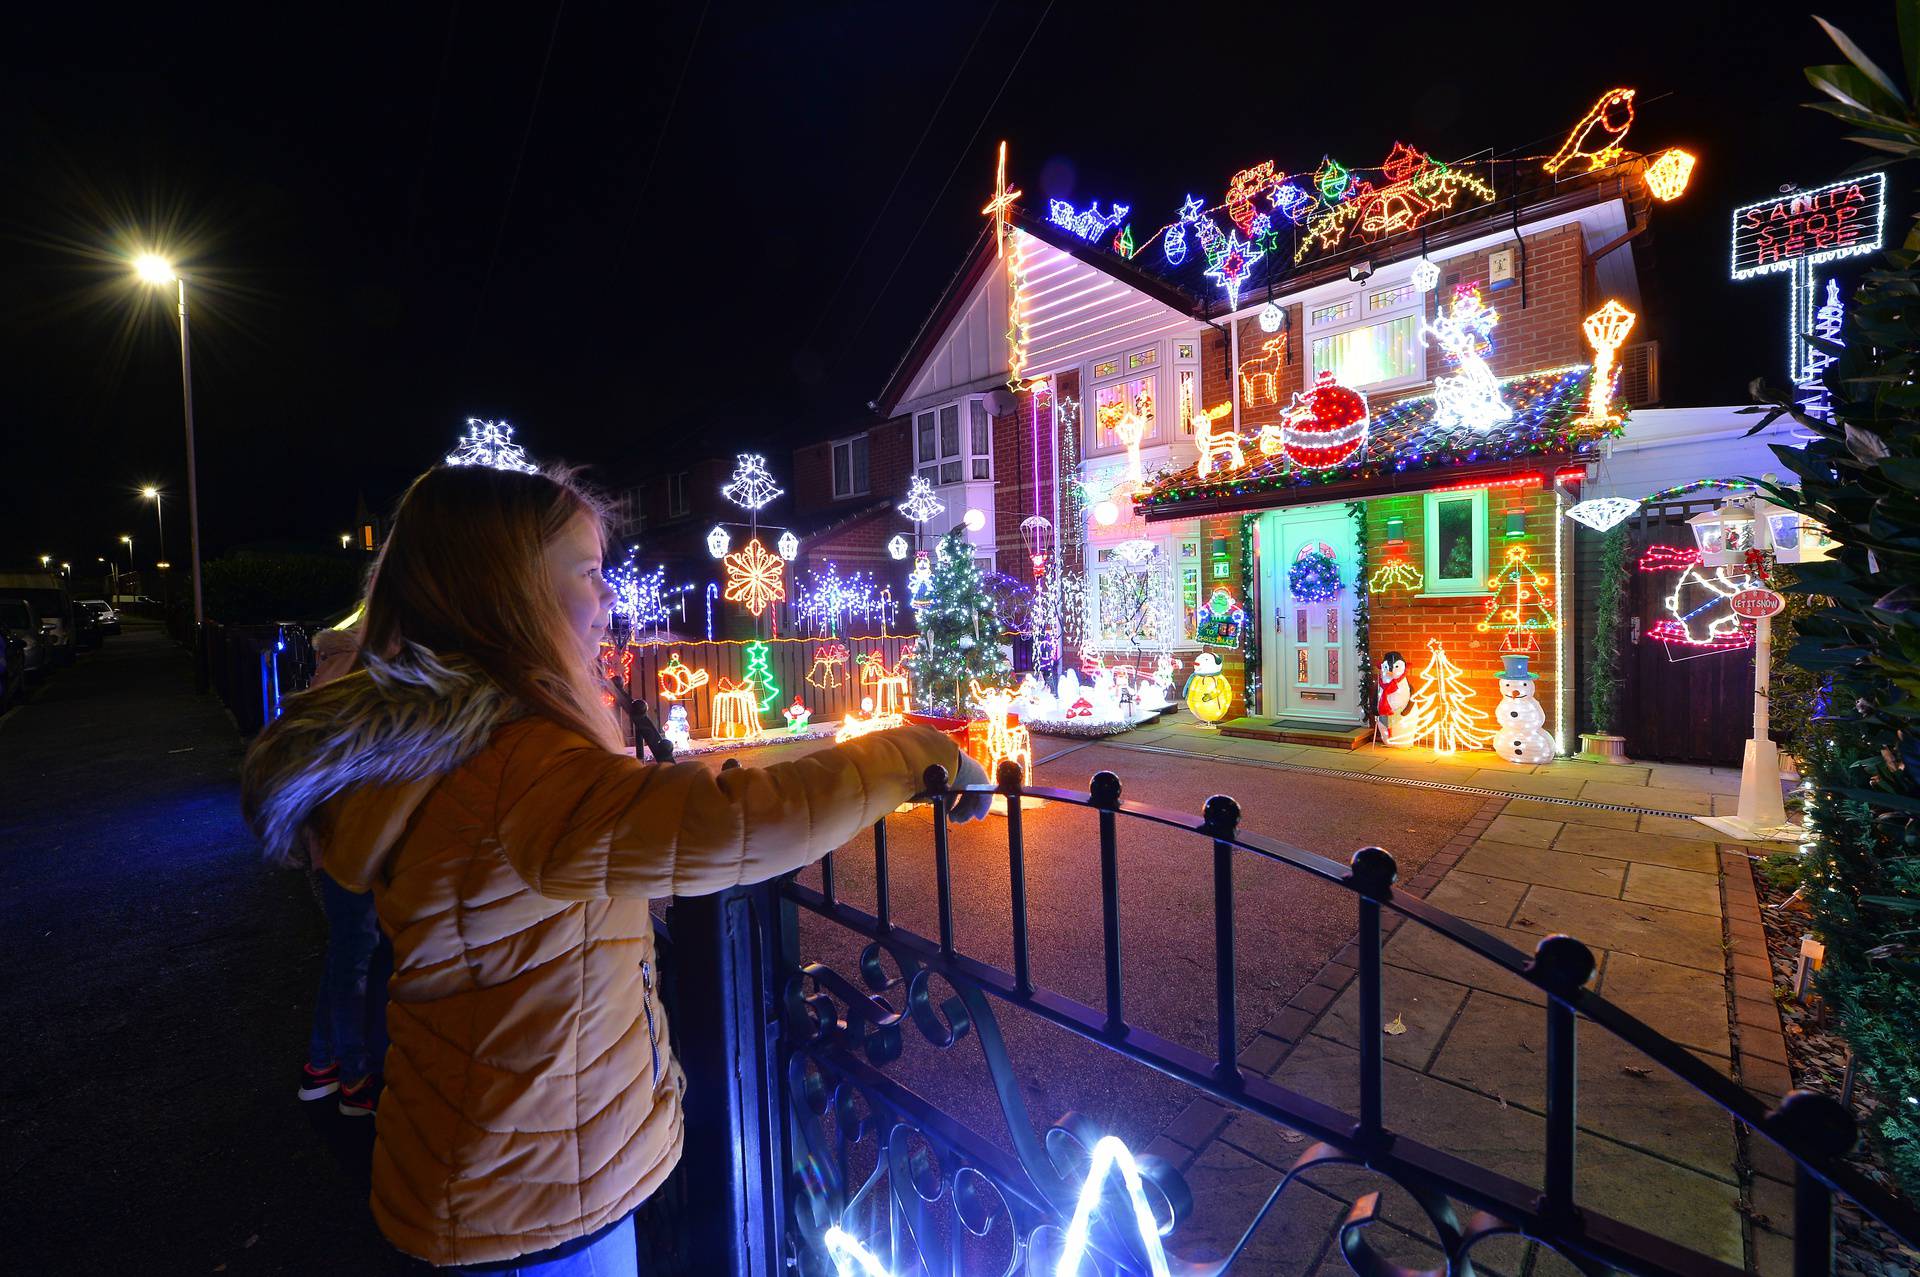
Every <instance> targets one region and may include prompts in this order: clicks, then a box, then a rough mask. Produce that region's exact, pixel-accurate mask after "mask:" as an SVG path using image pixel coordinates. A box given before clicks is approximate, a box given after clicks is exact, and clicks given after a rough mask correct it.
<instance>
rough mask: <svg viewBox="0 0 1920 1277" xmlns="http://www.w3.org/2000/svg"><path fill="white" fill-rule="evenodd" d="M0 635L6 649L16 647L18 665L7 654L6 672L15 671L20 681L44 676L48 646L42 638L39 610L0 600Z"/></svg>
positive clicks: (13, 601)
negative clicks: (6, 646)
mask: <svg viewBox="0 0 1920 1277" xmlns="http://www.w3.org/2000/svg"><path fill="white" fill-rule="evenodd" d="M0 635H5V636H6V640H7V643H8V646H9V647H12V646H14V645H16V644H17V645H18V647H19V663H18V665H15V663H14V660H13V657H12V655H11V654H10V655H9V658H8V661H7V667H8V669H10V670H13V669H17V670H18V672H19V677H20V678H22V679H28V678H38V677H40V676H41V675H42V674H44V673H46V671H47V644H46V642H45V641H44V640H43V639H42V638H41V633H40V611H39V609H38V608H36V607H34V605H33V604H31V603H29V602H27V601H26V600H25V599H11V598H0Z"/></svg>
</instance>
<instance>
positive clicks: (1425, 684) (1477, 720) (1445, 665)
mask: <svg viewBox="0 0 1920 1277" xmlns="http://www.w3.org/2000/svg"><path fill="white" fill-rule="evenodd" d="M1427 653H1428V656H1427V663H1426V666H1425V668H1423V669H1422V670H1421V671H1420V682H1419V685H1418V686H1417V687H1416V688H1415V689H1414V693H1413V698H1412V701H1411V702H1410V704H1409V706H1408V709H1407V714H1406V721H1405V723H1404V724H1403V727H1402V733H1401V737H1399V738H1403V739H1405V740H1406V742H1407V743H1408V744H1412V745H1419V744H1426V745H1430V746H1431V747H1432V748H1433V752H1434V753H1435V754H1438V755H1440V756H1442V757H1444V756H1446V755H1449V754H1453V753H1456V752H1457V751H1459V750H1463V749H1485V748H1486V745H1487V730H1486V729H1485V728H1484V727H1481V726H1480V724H1482V723H1484V722H1486V721H1487V712H1486V711H1485V710H1483V709H1481V708H1480V707H1479V706H1477V705H1475V704H1473V699H1474V696H1473V689H1472V688H1470V687H1468V686H1467V681H1466V677H1465V676H1464V675H1463V674H1462V673H1461V671H1460V667H1459V666H1458V665H1455V664H1454V663H1453V662H1452V661H1450V660H1448V659H1447V652H1446V649H1445V648H1443V647H1441V646H1440V640H1439V639H1437V638H1430V639H1428V640H1427ZM1399 738H1397V739H1399Z"/></svg>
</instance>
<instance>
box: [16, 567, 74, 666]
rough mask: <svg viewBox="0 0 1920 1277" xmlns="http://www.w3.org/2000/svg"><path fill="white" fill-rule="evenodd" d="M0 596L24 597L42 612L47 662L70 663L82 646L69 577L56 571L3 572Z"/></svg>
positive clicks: (36, 609)
mask: <svg viewBox="0 0 1920 1277" xmlns="http://www.w3.org/2000/svg"><path fill="white" fill-rule="evenodd" d="M0 599H21V600H24V601H26V602H28V603H31V604H33V606H34V610H35V611H37V612H38V613H39V614H40V627H39V633H40V635H41V637H42V638H44V639H45V640H46V645H47V649H48V657H49V660H48V664H50V665H71V664H73V661H74V657H75V655H76V654H77V653H78V650H79V639H80V625H79V621H78V618H76V617H75V616H74V614H73V595H71V594H69V593H68V592H67V582H66V578H65V577H62V576H61V575H60V574H59V573H57V572H0Z"/></svg>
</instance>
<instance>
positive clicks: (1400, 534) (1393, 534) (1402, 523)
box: [1387, 514, 1407, 541]
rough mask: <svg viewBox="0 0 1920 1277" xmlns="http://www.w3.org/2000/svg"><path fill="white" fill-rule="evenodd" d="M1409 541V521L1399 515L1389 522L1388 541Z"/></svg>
mask: <svg viewBox="0 0 1920 1277" xmlns="http://www.w3.org/2000/svg"><path fill="white" fill-rule="evenodd" d="M1406 539H1407V521H1406V520H1405V519H1403V518H1401V517H1400V516H1399V515H1397V514H1396V515H1394V516H1393V517H1392V518H1390V519H1388V520H1387V540H1389V541H1404V540H1406Z"/></svg>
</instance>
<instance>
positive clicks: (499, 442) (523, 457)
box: [446, 417, 540, 474]
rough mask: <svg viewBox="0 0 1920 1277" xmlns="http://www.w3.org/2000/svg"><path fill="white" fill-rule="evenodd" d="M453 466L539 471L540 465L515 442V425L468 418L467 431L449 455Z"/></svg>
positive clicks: (447, 459) (524, 471)
mask: <svg viewBox="0 0 1920 1277" xmlns="http://www.w3.org/2000/svg"><path fill="white" fill-rule="evenodd" d="M446 464H447V465H450V466H485V467H487V468H488V469H490V470H511V471H515V472H518V473H520V474H537V473H539V470H540V467H539V466H536V465H534V464H533V463H532V462H531V461H529V460H527V450H526V449H525V448H523V447H521V446H520V445H519V444H517V443H515V442H514V441H513V427H512V426H510V425H508V424H507V423H506V422H504V421H482V420H480V419H479V418H478V417H468V418H467V432H466V433H465V434H463V435H461V436H460V442H459V443H458V444H457V445H456V446H455V447H454V450H453V451H452V452H449V453H448V454H447V456H446Z"/></svg>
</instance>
